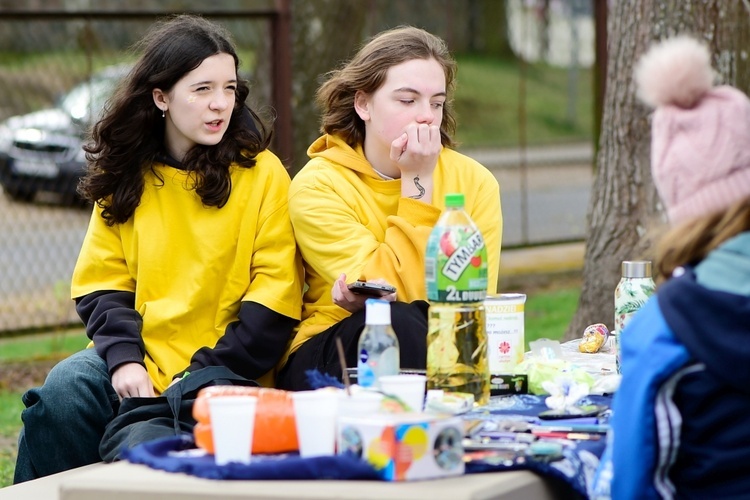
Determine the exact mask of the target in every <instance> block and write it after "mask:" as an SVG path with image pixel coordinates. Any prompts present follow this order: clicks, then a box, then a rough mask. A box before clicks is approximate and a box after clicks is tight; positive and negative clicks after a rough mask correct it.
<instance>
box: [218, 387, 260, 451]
mask: <svg viewBox="0 0 750 500" xmlns="http://www.w3.org/2000/svg"><path fill="white" fill-rule="evenodd" d="M257 404H258V398H256V397H254V396H215V397H211V398H208V410H209V412H210V414H211V433H212V434H213V438H214V456H215V460H216V464H217V465H225V464H228V463H229V462H239V463H243V464H248V463H250V455H251V451H250V450H252V448H253V430H254V428H255V409H256V406H257Z"/></svg>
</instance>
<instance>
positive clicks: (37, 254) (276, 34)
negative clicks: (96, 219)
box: [0, 0, 591, 336]
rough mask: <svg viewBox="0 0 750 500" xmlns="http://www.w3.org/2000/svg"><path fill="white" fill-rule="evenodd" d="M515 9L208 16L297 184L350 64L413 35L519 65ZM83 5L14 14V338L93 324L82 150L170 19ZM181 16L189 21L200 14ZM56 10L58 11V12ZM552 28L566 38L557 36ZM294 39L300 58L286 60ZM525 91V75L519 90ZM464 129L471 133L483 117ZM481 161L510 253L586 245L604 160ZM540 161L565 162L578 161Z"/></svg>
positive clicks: (2, 210)
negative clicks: (596, 171)
mask: <svg viewBox="0 0 750 500" xmlns="http://www.w3.org/2000/svg"><path fill="white" fill-rule="evenodd" d="M78 3H80V4H86V3H87V2H85V1H84V2H78ZM428 3H429V5H430V8H429V9H427V8H426V5H427V4H428ZM514 3H515V4H518V5H524V6H526V7H525V10H523V11H519V12H524V13H525V14H524V16H522V17H518V16H517V15H514V14H513V12H516V11H518V9H516V11H514V10H513V9H508V10H507V12H506V8H505V7H506V5H508V6H511V5H512V4H513V3H511V2H507V3H506V2H496V1H495V0H463V1H458V0H429V2H428V1H427V0H304V1H303V0H299V1H298V0H225V1H223V2H222V3H221V4H220V5H218V6H214V7H213V8H212V10H210V11H207V12H206V11H203V10H202V9H203V8H206V7H205V5H202V3H201V5H200V7H201V10H200V13H201V14H202V15H203V16H205V17H208V18H210V19H212V20H214V21H217V22H219V23H220V24H222V25H224V26H225V27H226V28H227V29H228V30H229V31H230V32H231V33H232V34H233V37H234V39H235V42H236V44H237V47H238V52H239V55H240V58H241V59H242V65H241V67H240V71H241V72H242V75H241V76H243V77H244V78H246V79H248V80H250V83H251V98H250V105H251V106H253V107H254V108H255V109H256V110H258V111H260V112H261V114H262V115H265V116H266V117H269V120H268V121H269V123H270V121H271V120H270V116H269V115H276V120H275V121H274V125H273V126H274V133H275V137H276V143H275V144H274V151H275V152H277V153H278V154H279V155H280V156H281V157H282V160H284V161H285V164H287V166H289V167H290V172H291V173H294V171H295V169H298V168H300V167H301V166H302V165H303V164H304V159H305V157H306V155H305V150H306V148H307V145H309V143H310V142H311V140H313V139H314V138H315V137H317V134H318V131H317V119H318V111H317V110H316V109H315V108H314V106H313V105H312V103H313V95H314V92H315V89H316V88H317V86H318V85H319V83H320V81H321V77H322V74H323V73H325V72H326V71H328V70H330V69H332V68H333V67H334V66H336V65H337V64H338V63H339V62H340V61H341V60H344V59H346V58H348V57H349V56H350V55H351V54H352V53H353V51H354V50H355V48H356V45H358V44H359V42H361V41H362V40H363V39H364V38H367V37H368V36H371V35H373V34H375V33H377V32H379V31H380V30H382V29H385V28H389V27H394V26H397V25H399V24H412V25H416V26H420V27H424V28H425V29H427V30H429V31H431V32H433V33H435V34H436V35H438V36H441V37H442V38H444V39H445V40H446V41H447V42H448V45H449V47H451V50H452V51H454V52H457V53H467V52H471V51H473V50H475V51H478V52H482V53H484V54H485V55H492V56H500V57H508V58H510V59H508V60H511V59H512V56H508V55H507V51H510V48H509V47H510V46H511V45H512V43H510V41H509V40H516V44H518V43H519V40H517V39H518V37H519V35H518V33H516V34H515V35H513V33H515V32H513V30H509V29H508V26H510V25H513V26H515V27H516V29H518V27H519V26H526V25H527V24H528V23H531V22H532V21H533V20H534V18H535V16H536V14H535V13H536V10H534V8H533V5H532V7H528V6H527V3H528V2H526V3H522V2H520V0H516V1H515V2H514ZM11 4H13V5H11ZM37 4H38V5H37ZM72 4H77V3H76V2H74V1H66V0H27V1H26V2H25V3H24V5H22V6H19V5H16V3H15V2H13V0H0V183H2V188H3V189H2V190H1V191H0V336H3V335H4V334H7V333H8V332H17V331H22V330H35V329H43V328H49V327H54V326H58V325H67V324H80V320H79V319H78V317H77V315H76V314H75V311H74V307H73V302H72V301H71V300H70V292H69V287H70V278H71V274H72V270H73V267H74V264H75V261H76V258H77V255H78V251H79V249H80V245H81V242H82V240H83V237H84V234H85V231H86V227H87V224H88V220H89V217H90V214H91V210H90V207H87V206H84V205H83V204H82V203H81V202H80V201H79V200H78V199H77V198H76V194H75V188H76V185H77V181H78V178H79V177H80V175H81V173H82V168H83V164H84V158H83V154H82V150H81V148H80V146H81V143H82V141H83V137H84V134H85V130H86V129H87V127H88V126H89V125H90V124H91V123H92V121H93V120H95V119H96V117H97V115H98V113H99V112H100V110H101V107H102V105H103V102H104V100H106V97H107V96H108V92H110V91H111V89H112V86H113V84H114V82H115V81H117V79H118V78H120V77H121V76H122V75H123V72H124V71H126V70H127V68H128V67H129V66H128V65H129V63H131V62H132V61H133V58H134V57H135V56H134V55H133V54H132V53H131V52H130V51H129V50H128V49H129V48H130V47H131V46H132V45H133V43H135V42H136V41H137V40H139V39H140V38H141V37H142V36H143V34H144V33H145V32H146V30H147V29H148V28H149V27H150V26H151V25H152V24H153V22H154V21H155V20H157V19H159V18H163V17H164V16H165V15H166V12H163V11H156V10H154V9H156V8H160V7H153V6H152V5H151V2H148V0H131V2H128V6H127V8H126V7H120V3H119V2H116V1H107V2H101V5H102V6H103V7H102V9H103V10H101V11H96V12H94V11H88V12H75V11H69V10H65V7H66V6H68V7H70V5H72ZM110 4H111V5H110ZM172 4H174V6H177V5H179V6H180V7H181V8H184V9H187V8H188V7H189V6H190V5H192V6H194V7H198V4H199V2H198V1H197V0H195V1H192V0H191V1H188V0H178V1H175V2H170V5H172ZM531 4H534V3H533V2H531ZM531 4H529V5H531ZM552 4H554V2H552ZM552 4H550V5H552ZM35 5H36V6H37V7H38V9H37V10H36V11H34V10H33V9H34V8H35ZM53 5H58V7H57V10H56V11H54V12H52V11H50V10H49V8H50V6H53ZM534 5H536V4H534ZM175 8H176V7H175ZM287 8H288V9H289V10H288V11H287V10H286V9H287ZM45 9H46V10H45ZM118 9H119V10H118ZM229 9H232V10H231V11H230V10H229ZM193 11H196V10H195V9H193ZM281 11H283V12H284V15H283V16H279V13H280V12H281ZM287 14H288V16H287ZM280 18H283V19H285V21H284V22H280V21H279V19H280ZM354 18H357V19H356V20H355V19H354ZM527 18H528V19H527ZM284 23H291V26H290V25H289V24H284ZM346 23H348V24H346ZM549 24H550V30H551V31H554V30H552V27H554V26H555V23H552V22H551V21H550V22H549ZM558 24H559V23H558ZM282 26H283V28H282ZM284 30H289V31H284ZM558 31H559V30H558ZM522 35H523V36H521V38H520V41H521V42H523V43H524V44H527V45H528V44H529V43H530V41H531V40H536V39H537V38H539V37H538V36H537V35H534V34H531V33H530V31H529V30H523V31H522ZM285 36H286V37H287V42H286V43H287V44H290V45H288V46H286V47H281V45H282V44H281V42H279V40H282V39H283V38H284V37H285ZM555 43H557V42H555ZM291 45H293V47H291ZM280 47H281V48H280ZM292 49H293V50H292ZM514 50H517V49H514ZM540 50H541V49H540ZM542 52H543V51H542ZM503 54H504V55H503ZM281 63H288V64H281ZM292 71H293V73H294V74H293V75H292V74H291V73H292ZM525 78H526V77H525V76H524V75H519V82H520V83H521V84H523V83H524V82H525ZM520 92H521V90H520V89H519V96H518V100H519V103H520V105H519V106H518V108H519V109H518V116H517V117H515V116H514V115H513V114H512V113H511V114H510V115H509V116H510V119H511V120H518V122H519V123H518V129H519V131H523V130H524V125H523V123H522V122H523V121H524V120H523V116H524V113H525V110H524V109H523V96H521V95H520ZM524 92H525V90H524ZM10 117H14V118H13V120H14V121H13V122H12V123H10V124H9V123H8V122H6V121H5V120H7V119H8V118H10ZM462 118H463V120H464V122H468V121H470V120H471V119H472V116H471V115H470V114H469V113H467V114H465V115H464V116H463V117H462ZM2 123H6V124H7V126H3V125H2ZM292 129H293V130H292ZM574 146H575V145H574ZM292 150H295V151H296V152H293V151H292ZM574 150H575V148H574ZM285 152H286V153H288V154H287V155H285V154H284V153H285ZM470 153H471V154H472V156H474V157H475V158H476V159H478V160H479V161H480V162H482V163H483V164H484V165H485V166H487V167H488V168H490V169H491V170H492V171H493V172H494V173H495V174H496V176H497V177H498V179H499V181H500V183H501V186H502V191H503V213H504V218H505V226H504V236H503V245H504V247H507V246H508V245H511V246H513V245H525V244H529V243H534V244H536V243H543V242H549V241H559V240H565V239H569V238H571V237H578V236H580V235H582V232H583V222H584V214H585V207H586V203H587V199H588V189H589V187H590V176H591V171H590V168H589V167H590V159H589V158H590V156H591V152H590V151H588V150H586V151H584V154H583V155H577V158H578V157H580V159H578V160H575V161H573V162H571V161H570V160H568V161H567V162H566V163H568V164H571V163H575V165H576V170H575V171H571V172H568V171H566V172H565V174H562V177H561V174H560V172H559V170H556V169H555V168H554V167H555V166H557V165H554V166H550V164H554V160H552V161H549V159H544V158H542V159H541V160H535V159H534V158H535V156H534V154H532V152H528V153H527V152H526V151H525V149H524V148H523V147H519V149H518V151H515V152H511V153H512V154H511V155H510V156H508V154H507V153H508V151H496V150H493V149H487V150H481V151H479V150H476V151H471V152H470ZM536 153H541V154H542V156H545V157H547V156H555V158H558V159H559V158H560V157H561V156H565V154H566V151H559V150H557V149H555V150H554V151H549V152H547V151H541V152H536ZM9 155H10V156H13V160H12V161H10V160H9V159H8V156H9ZM536 156H539V154H537V155H536ZM290 158H291V159H293V161H287V160H290ZM534 161H537V162H538V163H539V164H542V165H543V168H536V169H534V171H528V169H526V168H525V166H526V164H527V163H533V162H534ZM576 162H577V163H576ZM561 179H562V180H561Z"/></svg>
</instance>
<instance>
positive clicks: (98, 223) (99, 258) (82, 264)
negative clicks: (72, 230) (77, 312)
mask: <svg viewBox="0 0 750 500" xmlns="http://www.w3.org/2000/svg"><path fill="white" fill-rule="evenodd" d="M101 213H102V209H101V208H99V207H98V206H96V205H95V206H94V209H93V211H92V213H91V219H90V220H89V226H88V229H87V231H86V236H85V237H84V239H83V244H82V246H81V251H80V253H79V255H78V261H77V262H76V265H75V268H74V270H73V278H72V281H71V287H70V293H71V297H72V298H74V299H75V298H78V297H82V296H84V295H87V294H89V293H92V292H95V291H98V290H121V291H128V292H135V279H134V277H133V275H132V274H131V273H130V270H129V268H128V264H127V262H126V260H125V252H124V249H123V243H122V239H121V237H120V229H121V227H120V226H121V225H120V224H115V225H113V226H108V225H107V224H106V223H105V221H104V219H102V216H101Z"/></svg>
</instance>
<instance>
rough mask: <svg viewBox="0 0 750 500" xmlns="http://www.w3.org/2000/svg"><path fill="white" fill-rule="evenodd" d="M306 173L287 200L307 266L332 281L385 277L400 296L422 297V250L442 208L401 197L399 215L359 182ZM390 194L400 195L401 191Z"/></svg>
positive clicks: (398, 196) (404, 299)
mask: <svg viewBox="0 0 750 500" xmlns="http://www.w3.org/2000/svg"><path fill="white" fill-rule="evenodd" d="M299 175H300V174H298V176H299ZM307 175H308V176H311V177H307V178H305V179H304V182H302V180H301V179H300V180H298V179H296V178H295V181H296V182H293V188H292V191H291V195H290V200H289V210H290V214H291V218H292V225H293V226H294V233H295V237H296V239H297V244H298V246H299V248H300V251H301V253H302V257H303V258H304V260H305V262H306V264H307V266H309V267H310V268H312V270H313V271H314V273H315V274H317V275H318V276H320V278H321V279H322V280H323V281H324V282H326V283H328V284H329V286H330V284H332V283H333V282H334V281H335V280H336V279H337V278H338V277H339V275H340V274H341V273H345V274H346V275H347V281H354V280H356V279H375V278H383V279H385V280H386V281H387V282H389V283H391V284H392V285H394V286H396V288H397V290H398V298H399V300H402V301H411V300H416V299H419V298H424V297H425V296H426V291H425V290H424V251H425V247H426V245H427V238H428V236H429V234H430V231H431V229H432V226H433V225H434V224H435V222H436V221H437V218H438V217H439V215H440V210H439V209H438V208H436V207H434V206H431V205H427V204H425V203H421V202H418V201H415V200H409V199H400V200H398V201H397V203H398V209H397V213H396V215H391V216H388V215H387V214H386V213H384V212H383V211H381V210H379V209H378V207H377V203H375V202H374V201H373V200H372V199H370V200H368V199H367V196H375V195H374V194H369V193H367V191H366V189H365V188H363V187H362V186H361V185H359V186H356V187H352V185H351V184H350V183H348V182H347V179H345V178H341V179H335V180H334V179H333V178H329V177H327V176H326V175H325V174H321V173H320V172H311V173H308V174H307ZM295 183H296V184H297V186H295ZM348 190H349V191H348ZM363 192H365V193H367V196H363ZM390 196H395V197H396V199H398V198H400V192H397V193H396V194H395V195H394V194H391V195H390ZM384 228H385V229H384ZM323 293H324V292H322V291H321V292H320V294H321V295H322V294H323Z"/></svg>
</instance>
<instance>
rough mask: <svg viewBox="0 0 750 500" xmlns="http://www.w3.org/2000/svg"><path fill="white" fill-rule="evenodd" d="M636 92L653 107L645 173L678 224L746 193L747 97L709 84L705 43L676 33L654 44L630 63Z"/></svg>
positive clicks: (749, 179) (749, 164) (749, 169)
mask: <svg viewBox="0 0 750 500" xmlns="http://www.w3.org/2000/svg"><path fill="white" fill-rule="evenodd" d="M635 80H636V85H637V90H638V96H639V97H640V99H641V100H642V101H643V102H645V103H646V104H648V105H650V106H652V107H654V108H656V111H655V112H654V116H653V121H652V125H651V171H652V174H653V178H654V183H655V184H656V189H657V190H658V192H659V196H660V197H661V199H662V201H663V203H664V205H665V207H666V209H667V215H668V216H669V220H670V222H671V223H672V224H677V223H680V222H683V221H686V220H689V219H692V218H695V217H699V216H703V215H709V214H712V213H716V212H720V211H722V210H725V209H727V208H729V206H731V205H732V204H734V203H736V202H739V201H741V200H743V199H746V198H748V197H750V100H749V99H748V98H747V96H746V95H745V94H744V93H742V92H740V91H739V90H737V89H735V88H733V87H730V86H726V85H724V86H718V87H714V86H713V80H714V72H713V70H712V69H711V56H710V54H709V51H708V48H706V46H705V45H703V44H701V43H700V42H698V41H697V40H695V39H694V38H690V37H687V36H678V37H675V38H671V39H668V40H665V41H663V42H660V43H658V44H657V45H655V46H653V47H652V48H651V49H649V50H648V52H646V54H645V55H644V56H643V57H642V58H641V60H640V61H639V62H638V64H637V65H636V68H635Z"/></svg>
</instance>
